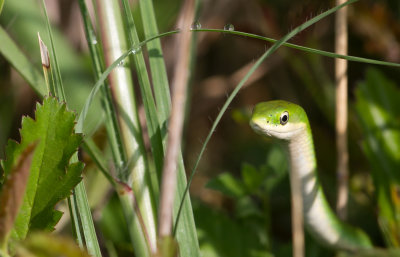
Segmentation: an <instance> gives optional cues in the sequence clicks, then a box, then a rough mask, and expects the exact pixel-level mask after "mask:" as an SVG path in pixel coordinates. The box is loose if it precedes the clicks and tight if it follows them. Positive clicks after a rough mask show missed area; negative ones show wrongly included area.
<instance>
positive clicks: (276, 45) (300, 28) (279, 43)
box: [174, 0, 358, 234]
mask: <svg viewBox="0 0 400 257" xmlns="http://www.w3.org/2000/svg"><path fill="white" fill-rule="evenodd" d="M357 1H358V0H350V1H347V2H345V3H343V4H341V5H338V6H336V7H334V8H332V9H329V10H328V11H326V12H323V13H321V14H320V15H318V16H316V17H314V18H313V19H311V20H309V21H307V22H305V23H303V24H301V25H300V26H298V27H297V28H295V29H294V30H292V31H291V32H289V33H288V34H286V35H285V36H284V37H283V38H281V39H279V40H278V41H276V42H275V43H274V44H273V45H272V46H271V48H269V49H268V50H267V51H266V52H265V53H264V54H263V55H262V56H261V57H260V58H259V59H258V60H257V62H256V63H255V64H254V65H253V67H251V69H250V70H249V72H248V73H247V74H246V75H245V76H244V77H243V79H242V80H241V81H240V82H239V84H238V85H237V86H236V88H235V90H233V92H232V93H231V94H230V96H229V97H228V99H227V100H226V102H225V104H224V105H223V107H222V108H221V111H220V112H219V114H218V116H217V118H216V119H215V121H214V123H213V125H212V127H211V129H210V132H209V133H208V135H207V137H206V140H205V141H204V144H203V146H202V148H201V150H200V153H199V156H198V157H197V160H196V162H195V164H194V167H193V169H192V173H191V174H190V178H189V181H188V184H187V186H186V190H185V193H184V195H183V197H182V203H183V201H184V199H185V197H186V195H187V193H188V191H189V188H190V185H191V183H192V180H193V177H194V175H195V173H196V170H197V167H198V165H199V163H200V160H201V158H202V157H203V154H204V151H205V149H206V146H207V144H208V142H209V141H210V139H211V136H212V134H213V133H214V131H215V129H216V127H217V125H218V123H219V122H220V120H221V118H222V116H223V115H224V113H225V111H226V110H227V109H228V106H229V105H230V103H231V102H232V101H233V99H234V98H235V96H236V95H237V93H238V92H239V90H240V89H241V88H242V87H243V85H244V83H245V82H246V81H247V80H248V79H249V77H250V76H251V75H252V74H253V73H254V71H255V70H256V69H257V68H258V67H259V66H260V65H261V63H262V62H263V61H264V60H265V59H266V58H267V57H269V56H270V55H271V54H272V53H273V52H275V51H276V50H277V49H278V48H279V47H280V46H282V45H283V44H284V43H285V42H286V41H288V40H289V39H291V38H292V37H294V36H295V35H296V34H298V33H300V32H301V31H303V30H304V29H306V28H308V27H309V26H311V25H313V24H314V23H316V22H318V21H319V20H321V19H323V18H325V17H326V16H328V15H330V14H332V13H334V12H336V11H337V10H339V9H340V8H342V7H344V6H347V5H349V4H352V3H355V2H357ZM182 203H181V207H180V210H179V213H178V216H177V218H176V221H175V229H174V234H175V232H176V229H177V227H178V225H179V218H180V214H181V210H182V205H183V204H182Z"/></svg>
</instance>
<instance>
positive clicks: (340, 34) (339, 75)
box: [335, 0, 349, 219]
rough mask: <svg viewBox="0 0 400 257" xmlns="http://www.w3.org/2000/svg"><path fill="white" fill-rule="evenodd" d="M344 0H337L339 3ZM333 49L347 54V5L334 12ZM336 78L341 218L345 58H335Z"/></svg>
mask: <svg viewBox="0 0 400 257" xmlns="http://www.w3.org/2000/svg"><path fill="white" fill-rule="evenodd" d="M344 2H345V0H337V1H336V4H337V5H340V4H342V3H344ZM335 18H336V19H335V28H336V30H335V33H336V35H335V51H336V53H338V54H342V55H347V41H348V39H347V38H348V33H347V7H343V8H342V9H340V10H338V11H337V12H336V17H335ZM335 80H336V150H337V157H338V159H337V180H338V195H337V203H336V211H337V213H338V215H339V217H340V218H341V219H346V217H347V201H348V176H349V175H348V173H349V164H348V163H349V153H348V146H347V60H344V59H335Z"/></svg>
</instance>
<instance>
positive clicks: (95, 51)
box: [78, 0, 127, 169]
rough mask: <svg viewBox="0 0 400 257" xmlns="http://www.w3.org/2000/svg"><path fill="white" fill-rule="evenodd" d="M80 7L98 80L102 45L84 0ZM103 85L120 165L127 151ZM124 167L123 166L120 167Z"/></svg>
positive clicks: (112, 141)
mask: <svg viewBox="0 0 400 257" xmlns="http://www.w3.org/2000/svg"><path fill="white" fill-rule="evenodd" d="M78 3H79V7H80V10H81V15H82V19H83V23H84V29H85V35H86V41H87V43H88V47H89V52H90V57H91V60H92V63H93V69H94V76H95V78H96V80H98V79H99V78H100V76H101V74H102V72H103V70H104V63H103V61H102V57H101V54H100V47H99V43H98V40H97V38H96V34H95V32H94V29H93V25H92V23H91V21H90V17H89V13H88V9H87V6H86V3H85V1H84V0H79V1H78ZM103 84H104V85H103V86H102V87H101V92H102V97H101V102H102V106H103V109H104V112H105V114H106V119H105V126H106V130H107V136H108V140H109V142H110V145H111V151H112V154H113V160H114V163H115V164H116V165H117V166H118V165H120V164H121V163H126V161H127V158H126V153H125V151H124V149H123V144H122V139H121V137H120V132H119V125H118V120H117V117H116V111H115V108H114V106H113V103H112V96H111V91H110V89H109V87H108V86H107V83H106V82H104V83H103ZM118 168H119V169H122V167H118Z"/></svg>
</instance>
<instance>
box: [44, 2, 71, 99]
mask: <svg viewBox="0 0 400 257" xmlns="http://www.w3.org/2000/svg"><path fill="white" fill-rule="evenodd" d="M42 7H43V12H44V15H45V17H46V26H47V32H48V36H49V39H50V49H51V51H50V53H51V54H50V56H51V58H50V59H51V61H52V62H53V64H50V65H51V67H52V68H51V70H52V72H51V74H52V76H53V79H54V82H55V83H54V86H55V90H56V97H58V98H59V99H60V100H61V101H66V99H65V93H64V87H63V84H62V79H61V72H60V68H59V66H58V62H57V55H56V50H55V46H54V40H53V33H52V32H51V25H50V20H49V16H48V15H47V9H46V4H45V2H44V0H42Z"/></svg>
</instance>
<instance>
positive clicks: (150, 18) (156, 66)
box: [139, 0, 171, 134]
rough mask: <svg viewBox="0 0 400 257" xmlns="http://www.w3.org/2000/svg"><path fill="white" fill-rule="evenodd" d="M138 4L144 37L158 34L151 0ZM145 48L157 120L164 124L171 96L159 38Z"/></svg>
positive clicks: (143, 0)
mask: <svg viewBox="0 0 400 257" xmlns="http://www.w3.org/2000/svg"><path fill="white" fill-rule="evenodd" d="M139 6H140V12H141V17H142V21H143V22H142V23H143V28H144V34H145V37H146V38H151V37H154V36H156V35H158V34H159V32H158V28H157V22H156V17H155V14H154V8H153V1H152V0H140V1H139ZM147 50H148V52H149V64H150V69H151V78H152V81H153V87H154V96H155V99H156V103H157V110H158V111H159V114H160V115H159V120H160V124H161V125H164V123H165V122H166V121H167V119H168V117H169V114H170V112H171V97H170V93H169V84H168V76H167V69H166V67H165V62H164V58H163V52H162V48H161V42H160V40H159V39H155V40H152V41H150V42H149V43H148V44H147ZM165 127H166V126H165ZM164 134H165V131H164Z"/></svg>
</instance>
